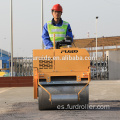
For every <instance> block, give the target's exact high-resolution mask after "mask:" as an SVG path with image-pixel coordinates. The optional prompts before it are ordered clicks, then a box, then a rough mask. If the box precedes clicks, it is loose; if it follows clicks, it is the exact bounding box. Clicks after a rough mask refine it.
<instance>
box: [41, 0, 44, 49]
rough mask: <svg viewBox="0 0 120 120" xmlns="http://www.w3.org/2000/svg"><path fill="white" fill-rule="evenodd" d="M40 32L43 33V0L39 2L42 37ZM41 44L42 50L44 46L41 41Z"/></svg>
mask: <svg viewBox="0 0 120 120" xmlns="http://www.w3.org/2000/svg"><path fill="white" fill-rule="evenodd" d="M42 31H43V0H41V36H42ZM41 43H42V49H44V44H43V41H42V39H41Z"/></svg>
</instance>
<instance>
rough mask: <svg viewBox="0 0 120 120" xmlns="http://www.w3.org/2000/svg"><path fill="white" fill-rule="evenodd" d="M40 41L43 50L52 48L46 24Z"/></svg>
mask: <svg viewBox="0 0 120 120" xmlns="http://www.w3.org/2000/svg"><path fill="white" fill-rule="evenodd" d="M42 40H43V43H44V45H45V46H46V48H45V49H50V48H51V47H53V44H52V42H51V41H50V37H49V34H48V29H47V23H46V24H45V25H44V27H43V32H42Z"/></svg>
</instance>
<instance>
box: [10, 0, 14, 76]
mask: <svg viewBox="0 0 120 120" xmlns="http://www.w3.org/2000/svg"><path fill="white" fill-rule="evenodd" d="M10 17H11V18H10V36H11V77H12V76H13V10H12V0H10Z"/></svg>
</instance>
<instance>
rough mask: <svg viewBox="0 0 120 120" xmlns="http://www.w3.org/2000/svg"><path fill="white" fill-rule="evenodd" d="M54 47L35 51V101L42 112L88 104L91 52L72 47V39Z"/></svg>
mask: <svg viewBox="0 0 120 120" xmlns="http://www.w3.org/2000/svg"><path fill="white" fill-rule="evenodd" d="M53 44H54V47H53V49H44V50H43V49H35V50H33V85H34V99H38V108H39V110H47V109H60V107H61V106H62V108H64V109H67V107H68V105H69V106H73V105H74V106H75V105H88V103H89V82H90V80H91V78H90V55H89V53H88V52H87V50H86V49H80V48H76V47H75V48H72V47H70V45H71V39H70V38H69V37H68V38H67V39H65V40H63V41H60V42H57V43H55V40H54V43H53Z"/></svg>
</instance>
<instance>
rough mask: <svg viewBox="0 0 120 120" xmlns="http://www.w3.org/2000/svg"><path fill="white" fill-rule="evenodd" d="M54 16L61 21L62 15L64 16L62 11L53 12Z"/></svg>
mask: <svg viewBox="0 0 120 120" xmlns="http://www.w3.org/2000/svg"><path fill="white" fill-rule="evenodd" d="M52 15H53V17H54V18H55V19H60V18H61V15H62V12H60V11H55V10H54V11H53V12H52Z"/></svg>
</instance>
